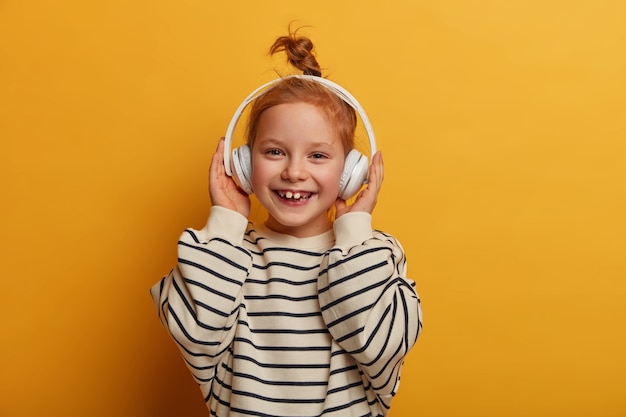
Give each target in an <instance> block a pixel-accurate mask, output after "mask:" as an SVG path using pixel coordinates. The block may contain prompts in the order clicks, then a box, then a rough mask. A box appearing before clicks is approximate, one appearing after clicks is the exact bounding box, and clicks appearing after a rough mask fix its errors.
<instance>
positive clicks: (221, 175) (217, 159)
mask: <svg viewBox="0 0 626 417" xmlns="http://www.w3.org/2000/svg"><path fill="white" fill-rule="evenodd" d="M209 195H210V197H211V204H212V205H214V206H221V207H224V208H227V209H231V210H234V211H237V212H239V213H241V214H242V215H243V216H244V217H248V215H249V214H250V197H248V194H246V192H245V191H243V190H242V189H241V188H239V187H238V186H237V184H236V183H235V181H234V180H233V179H232V178H231V177H230V176H228V174H226V169H225V168H224V138H221V139H220V141H219V142H218V144H217V150H216V151H215V153H214V154H213V159H211V168H210V169H209Z"/></svg>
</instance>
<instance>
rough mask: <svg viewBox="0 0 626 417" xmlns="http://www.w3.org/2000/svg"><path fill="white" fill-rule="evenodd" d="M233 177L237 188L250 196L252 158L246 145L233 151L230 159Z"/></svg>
mask: <svg viewBox="0 0 626 417" xmlns="http://www.w3.org/2000/svg"><path fill="white" fill-rule="evenodd" d="M230 164H231V170H232V172H233V177H235V180H236V181H237V183H238V184H239V187H240V188H241V189H242V190H244V191H245V192H246V193H248V194H252V157H251V153H250V147H249V146H248V145H243V146H240V147H239V148H235V149H233V152H232V157H231V158H230Z"/></svg>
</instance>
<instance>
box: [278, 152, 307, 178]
mask: <svg viewBox="0 0 626 417" xmlns="http://www.w3.org/2000/svg"><path fill="white" fill-rule="evenodd" d="M307 175H308V174H307V170H306V166H305V163H304V161H302V160H301V159H300V158H289V159H288V160H287V164H286V165H285V168H284V169H283V172H282V174H281V177H282V179H284V180H287V181H290V182H298V181H302V180H305V179H306V178H307Z"/></svg>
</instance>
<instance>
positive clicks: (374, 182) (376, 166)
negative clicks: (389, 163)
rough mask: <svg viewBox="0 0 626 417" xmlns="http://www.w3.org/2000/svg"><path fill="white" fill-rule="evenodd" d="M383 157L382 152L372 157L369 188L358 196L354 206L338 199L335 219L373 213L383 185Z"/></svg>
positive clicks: (368, 181)
mask: <svg viewBox="0 0 626 417" xmlns="http://www.w3.org/2000/svg"><path fill="white" fill-rule="evenodd" d="M383 171H384V169H383V155H382V154H381V153H380V151H378V152H376V153H375V154H374V156H373V157H372V163H371V164H370V168H369V174H368V180H367V186H366V187H365V188H364V189H363V190H361V192H360V193H359V194H358V195H357V197H356V200H354V203H352V205H350V206H348V205H347V204H346V200H343V199H341V198H338V199H337V201H336V202H335V208H336V214H335V218H339V217H340V216H342V215H344V214H346V213H351V212H357V211H365V212H368V213H370V214H371V213H372V212H373V211H374V207H376V202H377V201H378V192H379V191H380V188H381V186H382V184H383V177H384V175H383V174H384V172H383Z"/></svg>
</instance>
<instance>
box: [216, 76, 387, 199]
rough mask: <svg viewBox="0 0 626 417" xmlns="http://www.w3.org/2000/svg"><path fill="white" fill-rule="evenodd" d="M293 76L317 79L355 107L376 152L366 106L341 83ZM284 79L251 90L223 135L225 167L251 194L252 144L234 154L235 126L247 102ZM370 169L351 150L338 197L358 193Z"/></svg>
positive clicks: (359, 155) (235, 151)
mask: <svg viewBox="0 0 626 417" xmlns="http://www.w3.org/2000/svg"><path fill="white" fill-rule="evenodd" d="M291 77H294V78H302V79H305V80H310V81H315V82H317V83H319V84H321V85H323V86H324V87H326V88H328V89H329V90H330V91H332V92H333V93H335V94H336V95H337V96H338V97H339V98H341V99H342V100H343V101H345V102H346V103H348V105H350V107H352V108H353V109H354V110H356V111H357V112H358V113H359V116H360V117H361V121H362V122H363V126H364V127H365V130H366V132H367V136H368V138H369V144H370V155H374V154H375V153H376V138H375V136H374V131H373V129H372V125H371V124H370V121H369V119H368V117H367V114H366V113H365V110H363V107H361V105H360V104H359V102H358V101H357V100H356V98H354V96H352V94H350V93H349V92H348V91H347V90H346V89H345V88H343V87H341V86H340V85H339V84H337V83H335V82H333V81H330V80H327V79H326V78H322V77H317V76H314V75H290V76H289V77H288V78H291ZM281 80H282V78H278V79H276V80H272V81H270V82H268V83H266V84H263V85H262V86H260V87H259V88H257V89H256V90H254V91H253V92H252V93H250V95H249V96H248V97H246V99H245V100H244V101H243V102H242V103H241V104H240V105H239V107H238V108H237V111H236V112H235V114H234V115H233V117H232V119H231V121H230V124H229V125H228V129H227V130H226V136H225V138H224V168H225V169H226V173H227V174H228V175H229V176H231V177H234V178H235V180H236V181H237V183H238V184H239V186H240V187H241V189H242V190H244V191H245V192H246V193H248V194H252V181H251V179H252V158H251V152H250V147H249V146H248V145H243V146H241V147H239V148H235V149H233V151H232V155H231V151H230V149H231V146H232V145H231V143H232V139H233V131H234V130H235V126H236V125H237V122H238V121H239V118H240V117H241V114H242V113H243V111H244V109H245V108H246V107H247V106H248V104H250V102H252V101H253V100H255V99H257V98H258V97H260V96H262V95H263V94H265V92H266V91H267V90H268V89H269V88H268V87H271V86H273V85H274V84H276V83H278V82H280V81H281ZM368 170H369V163H368V158H367V157H366V156H364V155H363V154H361V153H360V152H359V151H357V150H356V149H352V150H350V152H349V153H348V155H347V156H346V160H345V161H344V168H343V172H342V173H341V179H340V180H339V197H341V198H342V199H344V200H347V199H349V198H350V197H352V196H353V195H355V194H356V193H357V192H358V191H359V190H360V189H361V186H362V185H363V184H365V183H366V182H367V173H368Z"/></svg>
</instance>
